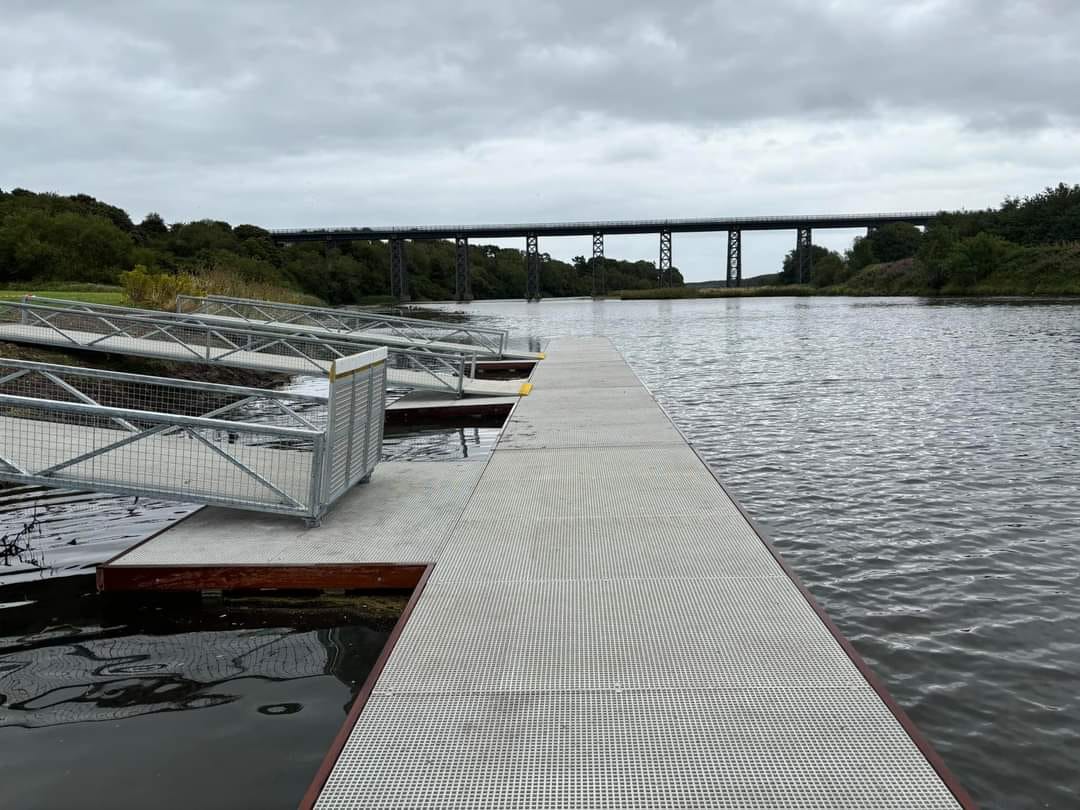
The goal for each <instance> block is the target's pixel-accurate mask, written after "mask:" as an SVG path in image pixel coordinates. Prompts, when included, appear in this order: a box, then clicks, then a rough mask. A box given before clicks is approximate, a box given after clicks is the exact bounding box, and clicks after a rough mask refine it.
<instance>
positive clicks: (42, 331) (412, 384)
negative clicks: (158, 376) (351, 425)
mask: <svg viewBox="0 0 1080 810" xmlns="http://www.w3.org/2000/svg"><path fill="white" fill-rule="evenodd" d="M0 340H8V341H11V342H13V343H34V344H39V345H46V346H58V347H61V348H69V349H84V350H92V351H100V352H116V353H118V354H131V355H136V356H139V357H153V358H156V359H163V360H181V361H187V362H211V363H218V364H220V365H228V366H232V367H235V368H246V369H253V370H256V371H272V372H280V373H283V374H326V373H329V370H330V362H329V361H320V360H310V359H308V358H304V357H299V356H297V355H294V354H271V353H268V352H247V351H235V350H231V349H212V350H211V353H210V355H209V356H208V357H206V356H202V355H201V354H197V353H196V352H194V351H192V349H191V348H189V347H186V346H183V345H181V344H180V343H178V342H175V341H171V340H167V339H160V340H150V339H146V338H133V337H127V336H124V335H115V336H112V337H106V338H104V339H103V338H102V335H101V334H100V333H95V332H80V331H76V330H71V329H65V330H64V333H63V334H61V333H60V332H58V331H56V330H54V329H50V328H49V327H47V326H34V325H31V324H20V323H5V324H0ZM454 380H456V378H453V379H451V378H450V377H449V375H447V374H445V373H438V372H432V373H427V372H423V371H417V370H412V369H401V368H389V367H388V368H387V370H386V381H387V384H389V385H391V386H393V387H396V388H421V389H429V390H436V391H445V390H448V388H450V387H454V386H455V385H456V383H455V382H454ZM524 384H525V381H524V380H490V379H479V378H471V377H469V378H466V379H465V383H464V386H463V391H462V393H464V394H465V395H467V396H488V397H501V396H517V395H520V394H523V393H526V392H527V391H528V388H527V387H524Z"/></svg>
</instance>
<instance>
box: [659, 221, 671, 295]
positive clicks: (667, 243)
mask: <svg viewBox="0 0 1080 810" xmlns="http://www.w3.org/2000/svg"><path fill="white" fill-rule="evenodd" d="M656 286H658V287H670V286H671V231H660V264H659V266H658V267H657V272H656Z"/></svg>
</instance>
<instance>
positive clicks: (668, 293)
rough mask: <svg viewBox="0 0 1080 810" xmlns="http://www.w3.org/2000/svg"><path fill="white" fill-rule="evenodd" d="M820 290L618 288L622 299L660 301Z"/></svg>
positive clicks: (793, 287) (782, 287) (806, 287)
mask: <svg viewBox="0 0 1080 810" xmlns="http://www.w3.org/2000/svg"><path fill="white" fill-rule="evenodd" d="M820 292H821V291H820V290H816V289H814V288H813V287H811V286H809V285H808V284H789V285H772V286H766V287H661V288H659V289H655V290H620V291H619V292H617V293H615V294H616V295H617V296H619V298H621V299H622V300H624V301H662V300H666V299H676V298H768V297H777V296H805V295H818V294H819V293H820Z"/></svg>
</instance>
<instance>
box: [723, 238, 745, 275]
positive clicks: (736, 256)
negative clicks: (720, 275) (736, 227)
mask: <svg viewBox="0 0 1080 810" xmlns="http://www.w3.org/2000/svg"><path fill="white" fill-rule="evenodd" d="M727 286H729V287H741V286H742V231H728V235H727Z"/></svg>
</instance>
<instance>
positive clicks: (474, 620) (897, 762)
mask: <svg viewBox="0 0 1080 810" xmlns="http://www.w3.org/2000/svg"><path fill="white" fill-rule="evenodd" d="M591 369H598V371H597V372H596V373H591ZM600 378H604V379H606V380H609V381H610V383H609V385H608V386H607V387H600V388H598V387H596V383H597V380H598V379H600ZM532 379H533V382H534V383H535V386H536V387H535V388H534V389H533V392H532V394H531V395H530V396H529V397H526V398H523V399H521V400H520V401H519V402H518V405H517V408H516V410H515V411H514V413H513V414H512V416H511V420H510V422H509V424H508V425H507V427H506V429H505V431H504V434H503V436H502V438H501V439H500V441H499V443H498V445H497V446H496V448H495V450H494V452H493V453H492V455H491V457H490V459H489V461H488V462H487V463H486V464H484V463H483V462H475V461H465V462H455V463H431V462H420V463H393V462H391V463H384V464H381V465H380V466H379V467H378V469H377V470H376V472H375V476H374V478H373V480H372V482H371V483H370V484H368V485H365V486H360V487H357V488H355V489H354V490H352V491H350V492H349V493H348V494H347V495H346V496H345V497H344V498H343V499H342V500H341V501H340V502H339V504H338V506H337V508H336V509H335V510H333V511H332V512H331V513H330V514H329V515H328V516H327V518H326V519H325V520H324V522H323V525H322V526H320V527H318V528H317V529H310V530H305V529H303V528H302V526H301V525H300V524H299V523H298V522H297V521H295V520H291V519H288V518H279V517H275V516H270V515H248V514H241V513H237V512H231V511H229V510H226V509H220V508H214V507H208V508H205V509H203V510H201V511H200V512H198V513H197V514H196V515H194V516H192V517H191V518H188V519H187V520H186V521H184V522H183V523H181V524H179V525H177V526H176V527H174V528H172V529H170V530H169V531H167V532H165V533H163V534H162V535H160V536H159V537H157V538H155V539H154V540H151V541H149V542H148V543H145V544H143V545H141V546H139V547H137V548H135V549H134V550H133V551H131V552H129V553H128V554H126V555H124V556H122V557H120V558H119V559H117V560H116V561H114V562H113V563H111V566H117V567H122V566H124V565H132V566H141V565H164V566H168V565H180V566H182V565H185V564H191V563H212V564H218V565H228V564H234V565H244V564H251V563H263V564H267V563H269V564H278V565H282V564H311V563H341V562H353V563H364V562H377V563H393V562H401V563H415V562H428V561H435V566H434V569H433V571H432V574H431V576H430V579H429V580H428V583H427V585H426V587H425V589H424V590H423V592H422V594H421V596H420V598H419V601H418V602H417V604H416V607H415V609H414V611H413V613H412V615H411V617H410V619H409V621H408V622H407V623H406V625H405V627H404V630H403V632H402V634H401V636H400V638H399V639H398V641H397V644H396V645H395V646H394V648H393V651H392V653H391V654H390V657H389V660H388V661H387V663H386V666H385V668H384V669H383V671H382V673H381V675H380V676H379V678H378V681H377V682H376V684H375V687H374V690H373V691H372V694H371V696H370V698H369V699H368V701H367V703H366V704H365V706H364V709H363V711H362V712H361V714H360V716H359V719H358V720H357V723H356V726H355V727H354V728H353V729H352V732H351V734H350V736H349V738H348V741H347V742H346V744H345V747H344V749H343V751H342V753H341V755H340V757H339V758H338V760H337V762H336V764H335V766H334V768H333V770H332V772H331V774H330V776H329V778H328V780H327V782H326V784H325V786H324V787H323V790H322V793H321V795H320V797H319V799H318V801H317V804H316V806H317V807H318V808H322V810H344V809H345V808H349V810H354V809H355V808H373V809H375V810H381V809H386V810H389V808H394V810H399V809H401V808H462V809H464V808H469V809H470V810H472V809H474V808H476V809H478V810H484V809H485V808H486V809H488V810H496V808H498V809H499V810H502V808H509V809H510V810H515V809H524V808H559V809H561V810H566V809H568V808H656V810H661V809H666V808H699V809H704V808H743V809H749V808H762V809H763V810H795V809H796V808H798V810H809V809H810V808H823V809H825V808H827V809H828V810H868V809H869V808H897V810H899V809H900V808H903V809H904V810H938V809H939V808H957V807H959V804H958V802H957V801H956V800H955V799H954V797H953V795H952V794H951V793H950V791H949V790H948V788H947V787H946V786H945V785H944V783H943V782H942V781H941V778H940V777H939V776H938V774H937V773H936V772H935V770H934V769H933V768H932V767H931V766H930V764H929V763H928V762H927V760H926V758H925V757H924V756H923V754H922V752H921V751H920V750H919V749H918V747H917V746H916V745H915V743H914V742H913V741H912V739H911V738H910V737H909V736H908V734H907V733H906V732H905V731H904V729H903V727H902V726H901V725H900V723H899V722H898V720H897V719H896V718H895V717H894V715H893V714H892V713H891V712H890V711H889V709H888V707H887V706H886V704H885V703H884V702H883V700H882V698H881V697H880V696H879V695H878V693H877V692H875V691H874V690H873V689H872V688H871V687H870V685H869V684H868V683H867V681H866V680H865V679H864V678H863V676H862V674H861V673H860V672H859V670H858V669H857V668H856V667H855V665H854V664H853V663H852V661H851V660H850V659H849V658H848V656H847V655H846V654H845V652H844V651H843V649H842V647H841V646H840V644H839V643H838V641H837V640H836V639H835V638H834V637H833V636H832V634H831V633H830V632H829V630H828V628H827V627H826V626H825V624H824V623H823V622H822V621H821V619H820V618H819V617H818V615H817V614H816V613H815V612H814V610H813V609H812V608H811V607H810V605H809V604H808V603H807V601H806V600H805V599H804V598H803V596H802V594H801V593H800V591H799V590H798V588H797V587H796V586H795V585H794V583H792V581H791V580H790V579H789V578H788V576H787V575H786V573H785V572H784V570H783V569H782V568H781V567H780V566H779V564H778V563H777V562H776V560H775V559H774V558H773V556H772V554H771V553H770V552H769V550H768V549H767V548H766V546H765V545H764V544H763V543H762V542H761V540H760V539H759V538H758V536H757V535H756V534H755V532H754V531H753V529H752V528H751V526H750V524H749V523H748V522H747V521H746V519H745V518H744V517H743V516H742V513H741V512H740V511H739V510H738V509H737V508H736V506H735V504H734V503H732V501H731V500H730V498H728V496H727V495H726V494H725V492H724V490H723V489H722V488H721V487H720V486H719V485H718V484H717V483H716V481H715V480H714V479H713V477H712V475H711V474H710V473H709V471H708V470H707V469H706V468H705V467H704V465H703V464H702V463H701V461H700V460H699V459H698V457H697V456H696V455H695V454H694V452H693V451H692V450H691V449H690V447H689V446H688V445H687V444H686V442H685V441H684V440H683V438H682V437H681V435H680V434H679V433H678V432H677V431H675V430H674V429H673V427H672V426H671V424H670V422H669V420H668V419H667V417H666V415H665V414H664V413H663V411H661V410H660V408H659V407H658V406H657V405H656V403H655V402H654V401H653V399H652V397H651V396H649V394H648V392H647V391H646V390H645V389H644V388H643V387H642V386H641V384H640V383H639V382H638V381H637V379H636V377H634V376H633V374H631V373H630V371H629V368H628V367H627V366H626V365H625V363H624V362H623V361H622V358H621V357H620V356H619V355H618V354H617V353H616V352H615V351H614V349H613V348H612V347H611V345H610V343H609V342H608V341H607V340H605V339H574V340H570V339H564V340H559V341H554V342H553V344H552V345H551V347H550V349H549V352H548V357H547V359H546V360H544V361H543V362H542V363H541V364H540V365H539V366H538V368H537V370H536V372H535V373H534V375H533V378H532Z"/></svg>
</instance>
